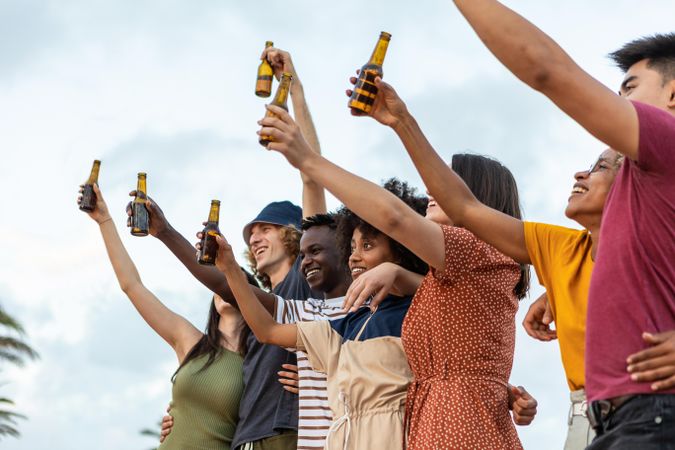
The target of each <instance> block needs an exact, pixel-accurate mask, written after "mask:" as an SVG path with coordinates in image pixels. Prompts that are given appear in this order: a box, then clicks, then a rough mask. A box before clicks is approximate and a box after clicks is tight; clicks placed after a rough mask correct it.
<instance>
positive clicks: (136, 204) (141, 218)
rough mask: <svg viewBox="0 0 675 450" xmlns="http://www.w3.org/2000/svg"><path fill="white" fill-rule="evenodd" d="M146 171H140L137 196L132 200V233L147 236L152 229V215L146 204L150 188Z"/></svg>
mask: <svg viewBox="0 0 675 450" xmlns="http://www.w3.org/2000/svg"><path fill="white" fill-rule="evenodd" d="M145 178H146V175H145V173H144V172H139V173H138V183H137V185H136V197H135V198H134V201H133V202H131V235H132V236H147V235H148V232H149V230H150V216H149V215H148V209H147V208H146V206H145V204H146V203H147V201H148V190H147V187H146V181H145Z"/></svg>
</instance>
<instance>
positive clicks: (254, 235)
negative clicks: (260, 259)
mask: <svg viewBox="0 0 675 450" xmlns="http://www.w3.org/2000/svg"><path fill="white" fill-rule="evenodd" d="M258 242H260V233H258V232H257V231H253V232H251V237H250V238H248V245H249V247H253V245H254V244H257V243H258Z"/></svg>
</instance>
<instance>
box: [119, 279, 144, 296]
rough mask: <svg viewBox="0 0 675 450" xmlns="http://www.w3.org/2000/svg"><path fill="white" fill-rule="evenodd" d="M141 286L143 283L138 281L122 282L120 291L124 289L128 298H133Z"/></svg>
mask: <svg viewBox="0 0 675 450" xmlns="http://www.w3.org/2000/svg"><path fill="white" fill-rule="evenodd" d="M140 285H141V283H140V282H139V281H137V280H133V281H120V289H122V292H124V293H125V294H126V295H127V297H129V296H131V295H132V294H133V292H134V291H135V290H136V289H137V288H138V286H140Z"/></svg>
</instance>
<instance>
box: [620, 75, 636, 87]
mask: <svg viewBox="0 0 675 450" xmlns="http://www.w3.org/2000/svg"><path fill="white" fill-rule="evenodd" d="M636 79H637V75H631V76H629V77H628V78H626V79H625V80H623V82H622V83H621V89H622V90H625V89H626V85H627V84H628V83H630V82H631V81H634V80H636Z"/></svg>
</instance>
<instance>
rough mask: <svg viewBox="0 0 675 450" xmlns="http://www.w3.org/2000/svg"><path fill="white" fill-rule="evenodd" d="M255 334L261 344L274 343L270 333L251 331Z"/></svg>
mask: <svg viewBox="0 0 675 450" xmlns="http://www.w3.org/2000/svg"><path fill="white" fill-rule="evenodd" d="M253 334H255V338H256V339H257V340H258V342H260V343H261V344H274V342H272V341H273V339H272V335H271V334H270V333H267V332H257V333H253Z"/></svg>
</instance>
